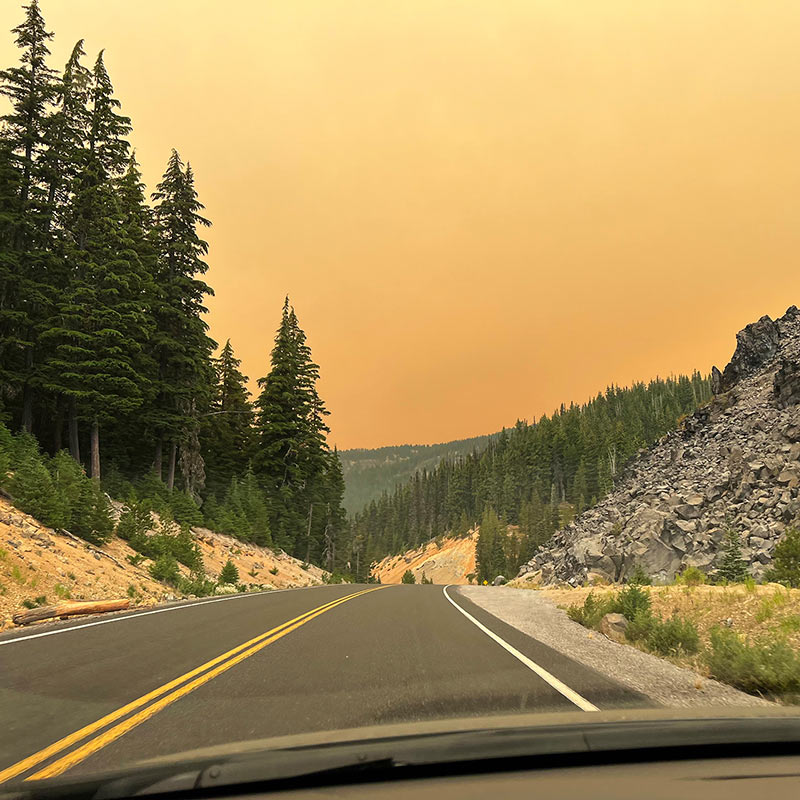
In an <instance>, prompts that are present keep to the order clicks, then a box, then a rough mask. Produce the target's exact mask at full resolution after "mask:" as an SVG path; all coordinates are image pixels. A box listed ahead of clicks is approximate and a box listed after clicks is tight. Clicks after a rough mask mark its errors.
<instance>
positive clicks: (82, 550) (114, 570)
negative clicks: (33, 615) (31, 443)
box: [0, 499, 327, 630]
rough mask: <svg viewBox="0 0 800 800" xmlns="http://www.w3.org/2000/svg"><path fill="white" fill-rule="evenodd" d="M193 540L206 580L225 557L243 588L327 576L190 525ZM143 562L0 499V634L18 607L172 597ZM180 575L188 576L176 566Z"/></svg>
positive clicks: (119, 545) (307, 582)
mask: <svg viewBox="0 0 800 800" xmlns="http://www.w3.org/2000/svg"><path fill="white" fill-rule="evenodd" d="M193 535H194V538H195V541H196V542H197V544H198V546H199V547H200V551H201V553H202V556H203V564H204V566H205V569H206V573H207V574H208V575H209V577H212V578H216V576H217V575H219V572H220V570H221V569H222V566H223V564H224V563H225V562H226V561H227V560H228V559H231V561H233V563H234V564H235V565H236V566H237V568H238V570H239V580H240V582H241V583H242V584H244V585H245V587H247V588H248V589H250V588H253V589H255V588H262V587H263V588H265V589H283V588H289V587H295V586H311V585H315V584H319V583H322V582H323V580H324V577H325V576H326V574H327V573H325V572H323V570H321V569H319V568H317V567H314V566H306V565H303V564H301V562H300V561H298V560H297V559H295V558H292V557H291V556H288V555H286V554H285V553H276V552H273V551H272V550H269V549H267V548H264V547H257V546H255V545H250V544H246V543H243V542H240V541H238V540H237V539H233V538H231V537H229V536H223V535H221V534H218V533H214V532H212V531H208V530H205V529H203V528H194V529H193ZM132 562H134V563H132ZM150 563H151V562H150V561H149V560H147V559H144V560H141V557H138V558H137V553H135V552H134V551H133V550H132V549H131V548H130V547H128V545H127V544H126V543H125V542H124V541H123V540H122V539H119V538H117V537H116V536H115V537H112V539H111V541H109V542H108V543H106V544H104V545H103V546H102V547H96V546H94V545H90V544H89V543H88V542H85V541H83V540H82V539H78V538H77V537H73V536H70V535H68V534H66V533H58V532H56V531H54V530H52V529H50V528H47V527H45V526H44V525H42V524H40V523H39V522H37V521H36V520H35V519H33V517H30V516H28V515H27V514H24V513H23V512H21V511H19V510H18V509H16V508H14V507H13V506H12V505H10V504H9V503H8V502H7V501H6V500H3V499H0V630H2V629H4V628H5V627H8V626H10V625H11V624H12V623H11V616H12V615H13V614H15V613H17V612H18V611H21V610H23V608H24V605H23V604H24V603H26V602H27V603H28V604H32V603H36V604H37V605H45V604H50V603H57V602H58V601H59V600H65V599H73V600H108V599H113V598H124V597H128V598H130V600H131V604H132V605H152V604H155V603H158V602H160V601H162V600H170V599H174V598H175V597H176V596H180V592H179V591H178V590H177V589H175V588H173V587H171V586H167V585H165V584H163V583H160V582H158V581H156V580H153V578H152V577H151V576H150V573H149V571H148V566H149V565H150ZM181 570H182V571H183V572H184V573H187V572H188V570H186V568H185V567H183V566H181ZM231 590H233V589H231Z"/></svg>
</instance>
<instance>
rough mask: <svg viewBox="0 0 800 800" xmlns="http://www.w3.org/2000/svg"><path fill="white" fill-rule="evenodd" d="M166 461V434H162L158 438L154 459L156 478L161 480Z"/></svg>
mask: <svg viewBox="0 0 800 800" xmlns="http://www.w3.org/2000/svg"><path fill="white" fill-rule="evenodd" d="M163 460H164V434H163V433H162V434H161V435H160V436H159V437H158V441H157V442H156V457H155V458H154V459H153V472H155V474H156V477H157V478H158V479H159V480H161V473H162V468H161V464H162V462H163Z"/></svg>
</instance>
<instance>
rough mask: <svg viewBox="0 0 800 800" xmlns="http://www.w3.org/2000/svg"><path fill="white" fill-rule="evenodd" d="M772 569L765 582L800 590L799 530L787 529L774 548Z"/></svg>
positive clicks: (794, 528)
mask: <svg viewBox="0 0 800 800" xmlns="http://www.w3.org/2000/svg"><path fill="white" fill-rule="evenodd" d="M772 558H773V561H772V568H771V569H770V570H769V572H768V573H767V575H766V578H767V580H769V581H775V582H776V583H782V584H783V585H784V586H790V587H792V588H794V589H798V588H800V528H796V527H792V528H788V529H787V531H786V534H785V535H784V536H783V538H782V539H781V540H780V541H779V542H778V544H777V545H776V546H775V551H774V552H773V554H772Z"/></svg>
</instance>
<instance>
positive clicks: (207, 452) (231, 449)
mask: <svg viewBox="0 0 800 800" xmlns="http://www.w3.org/2000/svg"><path fill="white" fill-rule="evenodd" d="M240 365H241V361H240V360H239V359H238V358H236V356H235V355H234V352H233V347H232V346H231V342H230V339H229V340H228V341H227V342H226V343H225V346H224V347H223V348H222V351H221V352H220V354H219V356H218V357H217V358H216V359H214V372H215V376H216V383H215V386H214V390H213V394H212V398H211V404H210V406H209V413H208V416H207V417H206V422H205V425H204V430H203V443H204V445H203V457H204V459H205V462H206V472H207V474H208V486H209V488H211V489H212V490H214V489H217V488H221V487H223V486H226V485H227V484H228V483H229V482H230V480H231V478H232V477H233V476H234V475H241V474H242V473H243V472H244V470H245V469H246V468H247V463H248V461H249V459H250V456H251V454H252V444H253V443H252V439H253V427H252V426H253V407H252V403H251V402H250V393H249V391H248V390H247V377H246V376H244V375H243V374H242V373H241V371H240V370H239V366H240Z"/></svg>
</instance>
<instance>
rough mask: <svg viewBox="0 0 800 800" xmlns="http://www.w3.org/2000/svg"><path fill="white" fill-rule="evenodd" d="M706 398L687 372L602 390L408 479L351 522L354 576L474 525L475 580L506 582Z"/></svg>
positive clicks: (702, 384)
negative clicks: (634, 458) (632, 460)
mask: <svg viewBox="0 0 800 800" xmlns="http://www.w3.org/2000/svg"><path fill="white" fill-rule="evenodd" d="M710 397H711V387H710V382H709V379H708V378H707V377H704V376H702V375H700V374H699V373H697V372H695V373H694V374H693V375H692V376H691V377H686V376H679V377H676V378H668V379H656V380H653V381H651V382H650V383H648V384H644V383H636V384H634V385H633V386H631V387H630V388H620V387H615V386H611V387H609V388H608V389H606V391H605V393H602V394H599V395H598V396H597V397H596V398H595V399H593V400H591V401H590V402H588V403H586V404H584V405H576V404H571V405H570V406H569V407H565V406H563V405H562V406H561V408H560V409H559V410H558V411H556V412H555V413H554V414H553V415H552V416H550V417H548V416H543V417H541V418H540V419H539V420H538V421H536V422H535V423H531V424H527V423H525V422H517V424H516V426H515V427H514V428H512V429H511V430H504V431H502V433H500V434H499V435H496V436H493V437H492V438H491V439H490V440H489V442H488V444H487V445H486V446H485V447H483V448H481V449H477V448H476V450H475V451H474V452H473V453H472V454H470V455H467V456H463V457H457V458H450V459H444V460H442V461H441V462H440V463H439V465H438V466H437V467H436V468H435V469H433V470H430V471H428V470H421V471H419V472H417V473H416V474H415V475H414V477H413V478H412V479H411V480H410V481H408V482H407V483H405V484H403V485H401V486H399V487H397V489H395V490H394V491H393V492H385V493H384V494H383V496H382V497H381V498H380V499H379V500H377V501H374V502H372V503H370V504H369V505H368V506H367V507H366V508H365V509H364V510H363V511H361V512H359V513H357V514H355V515H353V517H352V518H351V523H350V529H349V535H350V537H351V539H350V543H349V546H348V549H349V550H350V551H351V552H352V553H353V557H352V560H353V569H354V571H355V572H356V575H357V576H358V577H359V578H361V579H365V578H366V577H367V571H368V569H369V564H371V563H372V562H373V561H375V560H379V559H381V558H383V557H384V556H385V555H388V554H396V553H401V552H403V551H404V550H408V549H413V548H415V547H417V546H418V545H420V544H421V543H422V542H424V541H427V540H429V539H432V538H435V537H439V536H442V535H444V534H445V533H453V534H454V535H456V536H464V535H466V534H467V533H468V532H469V530H470V529H471V528H473V527H474V526H475V525H480V526H481V530H480V537H479V539H478V544H477V567H478V575H477V577H478V578H479V579H480V580H491V579H492V578H493V577H495V576H496V575H498V574H502V575H515V574H516V572H517V569H518V567H519V565H520V564H521V563H522V562H523V561H526V560H527V559H529V558H530V557H531V555H532V554H533V553H534V552H535V551H536V549H537V548H538V547H539V546H540V545H541V544H543V543H544V542H545V541H547V540H548V539H549V538H550V536H551V535H552V534H553V532H554V531H555V530H557V529H558V528H560V527H562V526H563V525H566V524H567V523H568V522H569V521H570V520H571V519H572V518H573V517H574V516H575V515H576V514H580V513H581V512H582V511H583V510H585V509H586V508H587V507H588V506H590V505H593V504H594V503H595V502H597V501H598V500H599V499H601V498H602V497H603V496H604V495H606V494H607V493H608V492H609V491H611V490H612V489H613V487H614V482H615V480H616V479H617V477H618V476H619V475H620V474H621V472H622V469H623V466H624V465H625V463H626V462H627V461H628V460H629V459H630V458H631V457H632V456H633V455H634V454H635V453H636V452H637V451H638V450H639V449H640V448H643V447H647V446H648V445H650V444H652V443H653V442H654V441H656V440H657V439H658V438H659V437H660V436H662V435H663V434H665V433H666V432H667V431H669V430H672V429H673V428H674V427H675V426H676V424H677V422H678V420H679V418H680V417H681V416H683V415H685V414H689V413H691V412H692V411H693V410H694V409H695V408H696V407H697V406H698V405H701V404H702V403H705V402H707V401H708V400H709V399H710ZM508 526H516V527H515V528H512V529H509V527H508ZM509 530H511V531H512V532H511V533H510V534H509V533H507V531H509Z"/></svg>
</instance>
